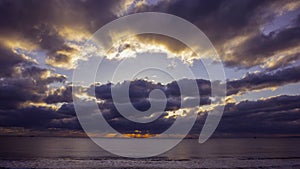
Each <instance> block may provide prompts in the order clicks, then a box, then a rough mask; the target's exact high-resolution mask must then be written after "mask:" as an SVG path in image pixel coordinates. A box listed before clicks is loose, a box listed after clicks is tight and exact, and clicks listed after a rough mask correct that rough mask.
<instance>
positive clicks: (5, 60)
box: [0, 44, 31, 77]
mask: <svg viewBox="0 0 300 169" xmlns="http://www.w3.org/2000/svg"><path fill="white" fill-rule="evenodd" d="M30 63H31V61H29V60H27V59H25V58H24V57H23V56H22V55H20V54H17V53H15V52H13V50H12V49H9V48H7V47H5V46H3V45H1V44H0V68H1V71H0V77H13V76H15V75H16V69H15V68H16V66H18V65H21V64H30Z"/></svg>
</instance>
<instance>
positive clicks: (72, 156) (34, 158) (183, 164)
mask: <svg viewBox="0 0 300 169" xmlns="http://www.w3.org/2000/svg"><path fill="white" fill-rule="evenodd" d="M124 147H126V145H124ZM128 151H135V150H134V149H132V148H131V149H130V150H128ZM0 168H1V169H32V168H36V169H98V168H130V169H134V168H151V169H153V168H154V169H155V168H207V169H208V168H213V169H221V168H234V169H235V168H239V169H243V168H245V169H246V168H247V169H254V168H272V169H274V168H280V169H281V168H284V169H288V168H299V169H300V139H299V138H226V139H224V138H215V139H209V140H208V141H206V142H205V143H203V144H199V143H198V140H196V139H186V140H182V142H181V143H179V144H178V145H177V146H175V147H174V148H173V149H171V150H170V151H168V152H166V153H164V154H161V155H158V156H155V157H150V158H138V159H137V158H126V157H119V156H117V155H113V154H111V153H109V152H106V151H105V150H103V149H102V148H100V147H99V146H98V145H96V144H95V143H94V142H93V141H91V140H90V139H89V138H64V137H0Z"/></svg>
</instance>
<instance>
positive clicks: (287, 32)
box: [233, 27, 300, 66]
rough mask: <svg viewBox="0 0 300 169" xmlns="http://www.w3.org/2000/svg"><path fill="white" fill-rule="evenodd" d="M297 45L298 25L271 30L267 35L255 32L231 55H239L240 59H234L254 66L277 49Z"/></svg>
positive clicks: (298, 36)
mask: <svg viewBox="0 0 300 169" xmlns="http://www.w3.org/2000/svg"><path fill="white" fill-rule="evenodd" d="M299 45H300V27H292V28H286V29H283V30H278V31H273V32H271V33H269V34H268V35H264V34H263V33H261V34H257V35H256V36H253V37H251V38H250V39H248V40H247V41H245V42H244V43H242V44H241V45H240V46H239V47H238V48H237V49H236V50H235V52H234V54H233V55H236V56H240V57H238V58H240V60H236V61H237V62H238V63H241V62H245V63H246V64H247V65H249V66H255V65H257V64H259V63H261V62H262V61H263V60H264V58H269V57H271V56H274V55H275V54H276V53H277V52H279V51H284V50H288V49H291V48H293V47H297V46H299ZM286 57H289V56H286Z"/></svg>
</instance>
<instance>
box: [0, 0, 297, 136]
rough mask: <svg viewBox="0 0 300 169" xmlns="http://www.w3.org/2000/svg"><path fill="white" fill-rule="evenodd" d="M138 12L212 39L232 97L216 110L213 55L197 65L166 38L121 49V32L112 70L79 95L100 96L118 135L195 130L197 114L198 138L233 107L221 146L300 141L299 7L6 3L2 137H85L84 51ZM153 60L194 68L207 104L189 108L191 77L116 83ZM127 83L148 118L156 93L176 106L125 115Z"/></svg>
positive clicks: (107, 58) (109, 62)
mask: <svg viewBox="0 0 300 169" xmlns="http://www.w3.org/2000/svg"><path fill="white" fill-rule="evenodd" d="M139 12H163V13H168V14H172V15H175V16H178V17H181V18H183V19H186V20H187V21H189V22H191V23H193V24H194V25H196V26H197V27H198V28H199V29H200V30H201V31H203V33H205V35H206V36H207V37H208V38H209V40H210V41H211V43H212V44H213V46H214V47H215V49H216V51H217V52H218V54H219V57H220V58H221V59H222V61H223V64H224V70H225V74H226V79H227V97H226V99H225V100H222V101H220V103H219V105H218V104H211V99H213V98H211V97H209V95H210V93H211V92H210V85H211V82H210V81H209V80H208V75H207V73H206V71H205V68H204V67H203V64H202V61H203V60H214V58H210V56H209V55H207V54H206V53H203V55H202V56H200V57H197V56H195V55H194V54H193V52H191V51H190V49H189V48H188V47H187V46H186V45H185V44H183V43H182V42H180V41H178V40H176V39H173V38H170V37H166V36H163V35H154V34H144V35H137V36H134V37H130V38H129V39H125V40H119V39H117V38H115V37H118V34H122V32H113V33H112V34H111V35H109V36H111V39H113V40H114V39H116V40H115V41H114V44H113V46H112V48H111V51H109V52H108V53H101V51H99V53H97V55H99V57H102V59H103V61H102V63H101V64H102V65H100V66H99V67H100V68H99V70H98V74H97V76H96V82H95V83H90V84H86V85H84V86H77V87H78V88H80V89H81V90H82V91H84V92H83V93H84V94H82V96H76V97H87V98H90V97H91V96H89V94H90V90H91V89H93V88H95V93H96V97H97V99H96V100H97V103H98V105H99V109H100V111H101V112H102V113H103V115H104V116H105V118H106V119H107V121H108V122H109V123H110V124H111V126H112V127H113V128H115V129H116V130H118V131H119V132H120V133H122V134H125V135H127V136H134V137H140V136H142V137H149V136H151V135H155V134H160V133H162V132H163V131H164V130H166V129H167V128H169V127H170V126H171V125H172V123H173V122H174V121H175V120H176V117H177V116H184V117H185V118H186V119H187V122H188V120H189V115H190V114H191V113H196V114H198V118H197V120H196V123H195V125H194V127H193V129H192V130H191V131H190V136H197V134H199V132H200V131H201V128H202V125H203V122H204V120H205V117H206V115H207V113H209V112H210V111H211V110H213V109H215V108H217V107H218V106H225V110H224V114H223V117H222V119H221V122H220V124H219V126H218V128H217V130H216V132H215V134H214V136H216V137H254V136H257V137H281V136H300V82H299V81H300V53H299V50H300V1H297V0H295V1H290V0H285V1H282V0H278V1H276V0H273V1H270V0H266V1H265V0H256V1H255V0H227V1H226V0H216V1H202V0H199V1H197V0H174V1H172V0H136V1H127V0H125V1H115V0H106V1H96V0H81V1H71V0H62V1H56V0H53V1H50V0H45V1H38V0H33V1H30V0H29V1H25V0H15V1H10V0H7V1H5V0H0V70H1V71H0V135H44V136H84V135H85V134H84V132H83V130H82V128H81V125H80V123H79V122H78V119H77V116H76V113H75V110H74V106H73V100H72V85H73V84H72V73H73V71H74V70H75V69H76V68H78V65H79V64H80V63H82V62H85V61H86V60H88V59H89V58H87V56H85V55H82V51H84V50H90V49H89V48H88V47H89V46H87V42H88V40H89V39H90V38H91V37H92V35H93V34H94V33H95V32H96V31H97V30H98V29H99V28H101V27H102V26H104V25H105V24H107V23H109V22H111V21H113V20H115V19H118V18H120V17H123V16H126V15H130V14H134V13H139ZM153 53H156V55H155V54H153ZM147 59H150V60H149V62H150V61H151V60H152V61H153V60H154V61H157V63H158V64H160V65H167V66H166V69H172V70H174V71H175V72H176V74H178V75H180V73H182V72H181V71H182V69H180V65H181V64H182V65H187V66H189V68H190V69H191V70H192V72H193V73H194V74H195V76H196V78H197V84H198V87H199V92H200V93H201V104H200V105H199V106H197V107H195V106H191V107H189V106H187V107H184V108H182V107H181V106H180V93H179V89H178V86H177V84H176V81H182V82H184V83H185V84H187V85H188V84H189V81H190V79H189V78H188V77H181V76H178V79H171V78H169V77H167V76H165V77H159V78H158V77H157V76H156V73H157V72H146V73H144V74H140V75H137V76H135V77H132V76H128V73H129V72H130V71H131V69H135V68H137V67H139V66H142V64H130V63H131V62H129V63H128V69H127V71H123V72H120V74H118V76H117V78H115V79H114V80H111V79H110V77H111V75H112V74H113V72H114V70H115V68H116V66H117V65H118V64H120V63H121V62H123V61H124V60H128V61H131V60H134V62H136V63H143V64H145V63H147V62H146V60H147ZM91 64H92V61H91ZM212 67H213V65H212ZM128 81H130V82H131V83H130V99H131V102H132V104H133V105H134V107H135V108H137V109H138V110H141V111H145V110H147V109H148V108H149V101H148V100H147V98H148V96H149V93H150V91H151V90H153V89H160V90H162V91H163V92H164V93H165V94H166V97H167V100H168V102H167V105H166V108H165V112H163V114H162V115H161V116H159V117H158V118H157V119H156V120H155V121H153V122H150V123H147V124H138V123H134V122H131V121H129V120H128V119H126V118H124V117H123V116H122V115H120V113H119V112H118V110H117V109H116V108H115V106H114V103H113V101H112V96H111V93H110V92H111V88H113V87H116V88H118V87H122V85H125V84H126V83H127V82H128ZM102 134H103V135H101V136H107V137H118V136H120V135H115V134H113V133H102ZM174 134H176V133H174ZM120 137H121V136H120Z"/></svg>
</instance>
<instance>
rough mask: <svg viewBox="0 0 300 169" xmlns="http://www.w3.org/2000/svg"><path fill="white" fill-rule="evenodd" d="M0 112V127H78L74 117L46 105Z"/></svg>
mask: <svg viewBox="0 0 300 169" xmlns="http://www.w3.org/2000/svg"><path fill="white" fill-rule="evenodd" d="M0 114H1V116H0V117H1V118H0V119H1V127H24V128H28V129H41V130H43V129H47V128H66V129H80V125H79V123H78V121H77V119H76V117H74V116H73V115H68V114H64V113H63V111H60V110H58V111H55V110H53V109H51V108H47V107H35V106H30V107H26V108H22V109H15V110H0Z"/></svg>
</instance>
